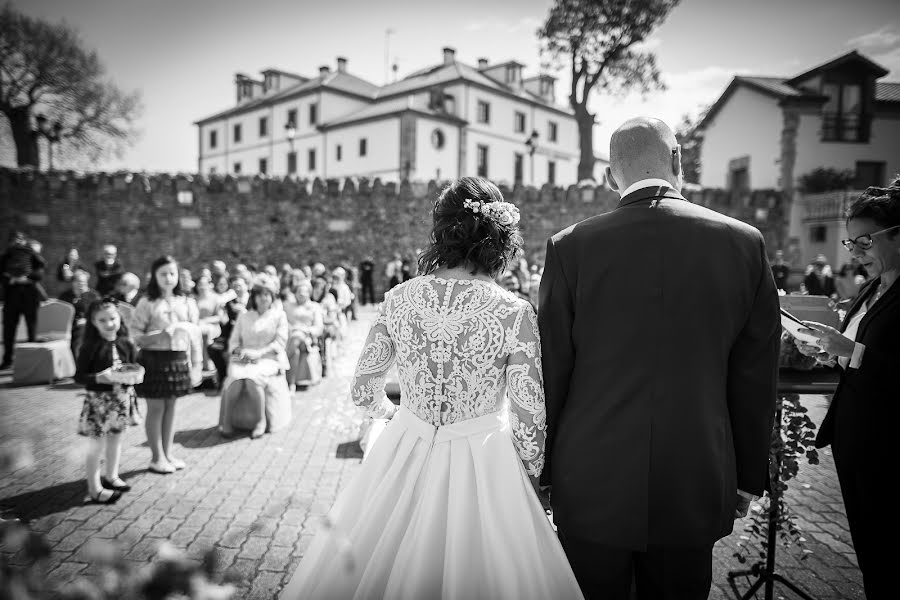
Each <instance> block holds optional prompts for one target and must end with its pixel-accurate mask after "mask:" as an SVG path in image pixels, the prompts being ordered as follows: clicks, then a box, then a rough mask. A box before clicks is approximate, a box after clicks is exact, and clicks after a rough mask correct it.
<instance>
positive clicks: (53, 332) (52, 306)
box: [35, 299, 75, 340]
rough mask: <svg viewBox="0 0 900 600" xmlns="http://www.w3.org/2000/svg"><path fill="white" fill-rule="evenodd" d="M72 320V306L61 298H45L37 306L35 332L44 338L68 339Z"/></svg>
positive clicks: (73, 316)
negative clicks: (38, 306) (44, 300)
mask: <svg viewBox="0 0 900 600" xmlns="http://www.w3.org/2000/svg"><path fill="white" fill-rule="evenodd" d="M74 320H75V307H74V306H72V305H71V304H69V303H68V302H63V301H61V300H54V299H51V300H47V301H46V302H44V303H43V304H41V306H40V308H38V313H37V327H36V331H35V334H36V335H37V337H38V338H44V339H48V338H49V339H57V340H58V339H69V338H71V337H72V322H73V321H74Z"/></svg>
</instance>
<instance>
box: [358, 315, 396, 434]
mask: <svg viewBox="0 0 900 600" xmlns="http://www.w3.org/2000/svg"><path fill="white" fill-rule="evenodd" d="M387 305H388V301H387V299H385V301H384V302H383V303H382V305H381V309H380V310H379V311H378V316H377V317H376V319H375V323H373V325H372V329H370V330H369V336H368V337H367V338H366V343H365V345H364V346H363V350H362V354H360V356H359V361H358V362H357V363H356V374H355V375H354V376H353V386H352V387H351V388H350V397H351V399H352V400H353V403H354V404H356V405H357V406H360V407H362V408H365V409H366V411H367V413H368V415H369V416H370V417H374V418H376V419H378V418H382V419H387V418H390V417H392V416H393V414H394V412H396V410H397V407H396V406H395V405H394V403H393V402H391V401H390V400H388V398H387V396H385V395H384V383H385V376H386V374H387V372H388V369H390V367H391V365H392V364H393V363H394V358H395V357H396V350H395V348H394V342H393V341H392V340H391V336H390V334H389V333H388V327H387V324H388V318H387Z"/></svg>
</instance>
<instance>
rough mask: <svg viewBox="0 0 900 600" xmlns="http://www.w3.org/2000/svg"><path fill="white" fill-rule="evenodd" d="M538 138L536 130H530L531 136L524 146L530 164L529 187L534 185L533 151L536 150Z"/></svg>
mask: <svg viewBox="0 0 900 600" xmlns="http://www.w3.org/2000/svg"><path fill="white" fill-rule="evenodd" d="M539 137H540V134H539V133H538V132H537V129H532V130H531V135H530V136H528V139H527V140H525V145H526V146H527V147H528V156H529V162H530V163H531V166H530V168H531V185H534V151H535V150H537V141H538V138H539Z"/></svg>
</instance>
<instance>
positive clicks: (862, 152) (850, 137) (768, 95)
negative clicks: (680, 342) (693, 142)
mask: <svg viewBox="0 0 900 600" xmlns="http://www.w3.org/2000/svg"><path fill="white" fill-rule="evenodd" d="M887 74H888V71H887V70H886V69H884V68H883V67H881V66H879V65H877V64H875V63H874V62H872V61H871V60H869V59H867V58H866V57H864V56H862V55H860V54H859V53H857V52H855V51H853V52H849V53H847V54H845V55H843V56H841V57H838V58H836V59H834V60H832V61H829V62H828V63H825V64H823V65H820V66H818V67H815V68H813V69H810V70H808V71H805V72H804V73H801V74H800V75H797V76H795V77H750V76H737V77H735V78H734V79H733V80H732V81H731V83H730V84H729V86H728V88H727V89H726V90H725V92H724V93H723V94H722V96H720V97H719V99H718V100H717V101H716V102H715V103H714V104H713V105H712V107H711V108H710V110H709V111H708V112H707V114H706V116H705V117H704V119H703V120H702V121H701V123H700V125H699V126H698V130H699V131H700V132H701V135H702V136H703V143H702V145H701V150H700V163H701V173H700V184H701V185H702V186H703V187H716V188H728V189H766V188H769V189H779V190H783V191H787V192H791V193H792V192H793V191H794V190H795V189H797V188H798V180H799V179H800V177H802V176H803V175H805V174H808V173H810V172H811V171H813V170H814V169H817V168H832V169H837V170H840V171H852V172H853V173H854V174H855V178H856V181H855V183H854V187H856V188H865V187H867V186H869V185H884V184H885V183H886V182H887V181H888V180H890V178H891V177H892V176H893V175H894V174H896V173H898V172H900V83H889V82H881V81H878V80H879V79H881V78H883V77H884V76H885V75H887Z"/></svg>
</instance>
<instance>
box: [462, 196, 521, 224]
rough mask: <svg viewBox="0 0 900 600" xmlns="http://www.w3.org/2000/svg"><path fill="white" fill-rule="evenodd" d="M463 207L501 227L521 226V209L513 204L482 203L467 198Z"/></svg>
mask: <svg viewBox="0 0 900 600" xmlns="http://www.w3.org/2000/svg"><path fill="white" fill-rule="evenodd" d="M463 207H464V208H467V209H469V210H471V211H472V212H473V213H475V214H476V215H479V214H480V215H484V216H485V217H487V218H488V219H489V220H491V221H493V222H494V223H495V224H496V225H498V226H499V227H503V228H510V227H515V226H516V225H518V224H519V208H518V207H517V206H516V205H515V204H513V203H511V202H480V201H478V200H472V199H468V198H467V199H466V200H464V201H463Z"/></svg>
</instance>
